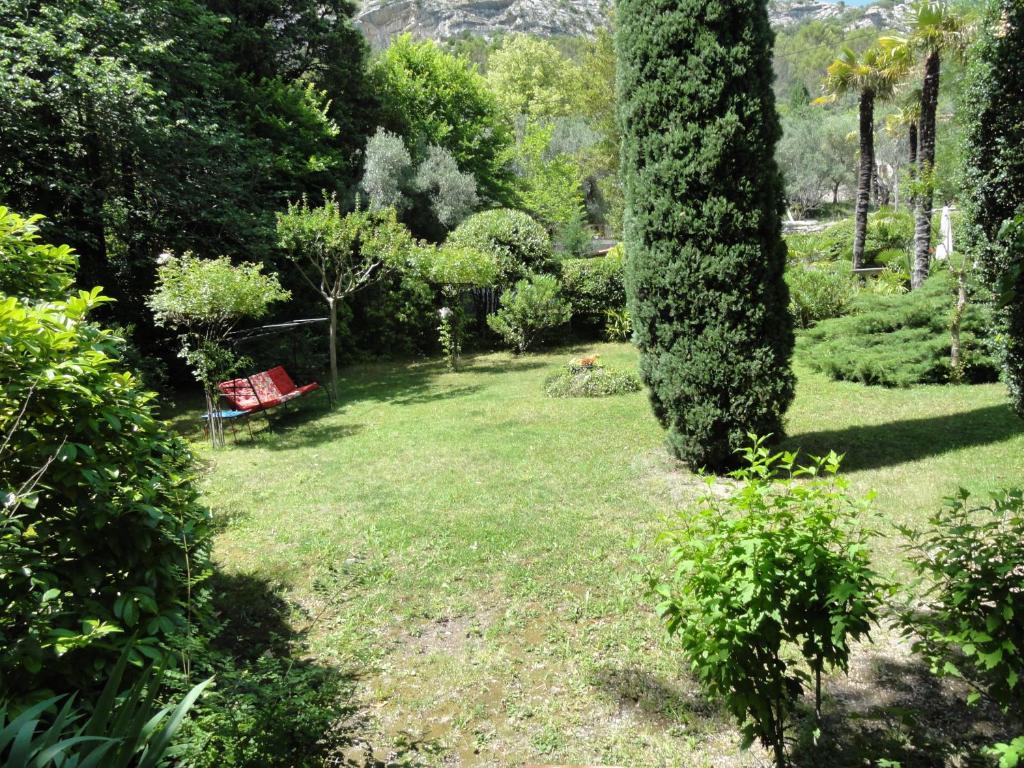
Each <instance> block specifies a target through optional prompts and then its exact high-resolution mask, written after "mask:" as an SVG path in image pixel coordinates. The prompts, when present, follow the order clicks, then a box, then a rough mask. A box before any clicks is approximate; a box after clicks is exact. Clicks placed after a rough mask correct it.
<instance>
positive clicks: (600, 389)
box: [544, 358, 642, 397]
mask: <svg viewBox="0 0 1024 768" xmlns="http://www.w3.org/2000/svg"><path fill="white" fill-rule="evenodd" d="M641 386H642V385H641V383H640V377H639V376H637V375H636V374H635V373H632V372H630V371H620V370H617V369H615V368H609V367H607V366H605V365H602V364H600V363H598V362H597V360H596V358H590V359H589V360H588V359H584V360H573V361H572V362H571V363H569V364H568V365H566V366H564V367H563V368H560V369H558V370H557V371H555V372H554V373H552V374H551V375H550V376H548V377H547V379H545V380H544V392H545V393H546V394H547V396H548V397H607V396H609V395H622V394H626V393H627V392H639V391H640V388H641Z"/></svg>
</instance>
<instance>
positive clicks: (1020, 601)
mask: <svg viewBox="0 0 1024 768" xmlns="http://www.w3.org/2000/svg"><path fill="white" fill-rule="evenodd" d="M929 523H930V527H929V528H928V530H927V531H925V532H920V531H914V530H911V529H906V528H905V529H902V533H903V534H904V535H905V536H907V537H908V538H909V540H910V542H911V544H910V546H909V548H908V549H909V553H910V562H911V565H912V567H913V568H914V570H915V571H916V572H917V574H918V575H919V576H920V577H921V579H922V580H923V581H924V583H925V587H926V589H925V592H924V601H923V602H924V605H923V608H924V609H925V610H923V611H922V610H916V611H914V612H913V613H912V614H909V615H908V616H907V617H906V618H905V622H904V624H905V626H906V628H907V633H908V634H910V635H912V636H914V637H915V638H916V642H915V650H917V651H918V652H920V653H923V654H924V656H925V657H926V658H927V659H928V660H929V662H930V663H931V667H932V672H933V673H937V674H943V675H954V676H957V677H960V676H963V677H966V678H967V679H968V680H970V681H971V682H972V683H974V685H975V687H976V692H975V693H972V694H971V695H970V697H969V701H975V700H977V699H978V698H980V697H981V696H982V695H984V696H986V697H987V698H990V699H991V700H992V701H994V702H995V703H996V704H997V705H998V706H999V707H1000V708H1001V709H1002V710H1003V711H1004V712H1009V713H1012V714H1013V716H1014V717H1015V718H1016V719H1017V720H1018V721H1020V719H1021V718H1022V716H1024V680H1022V679H1021V678H1022V677H1024V492H1022V491H1020V490H1013V491H1006V492H1003V493H1000V494H998V495H996V496H995V498H993V499H992V500H990V501H988V502H986V503H978V502H973V501H972V500H971V498H970V495H969V494H968V492H967V491H965V490H962V489H961V491H960V493H959V494H958V495H957V496H956V497H955V498H952V499H950V500H949V501H948V503H947V505H946V506H945V507H943V509H941V510H940V511H939V513H938V514H936V515H935V516H934V517H932V518H931V520H929ZM994 752H995V753H996V754H997V755H998V756H999V759H1000V765H1001V766H1004V767H1005V768H1012V766H1016V765H1018V763H1019V762H1020V760H1021V759H1024V736H1021V737H1020V738H1017V739H1015V740H1014V741H1013V742H1011V743H1010V744H999V745H997V746H996V747H995V748H994Z"/></svg>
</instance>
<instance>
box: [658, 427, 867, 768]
mask: <svg viewBox="0 0 1024 768" xmlns="http://www.w3.org/2000/svg"><path fill="white" fill-rule="evenodd" d="M743 458H744V462H745V466H744V467H743V468H742V469H740V470H738V471H736V472H735V473H734V474H733V475H732V476H733V477H734V478H735V479H736V480H737V481H738V483H739V485H738V486H737V487H736V488H735V489H733V490H731V491H730V492H729V493H728V495H726V496H724V497H723V496H722V495H721V494H719V493H715V491H714V490H713V489H712V488H711V486H712V484H713V482H714V481H713V478H709V479H708V484H709V490H708V493H707V494H706V495H705V496H704V497H703V498H702V499H700V501H699V502H698V505H697V508H696V509H693V510H687V511H686V512H685V513H680V514H679V516H678V518H677V526H676V527H674V528H672V529H670V530H669V531H667V532H665V533H664V534H663V536H662V538H663V540H664V541H665V542H666V543H667V544H668V545H669V547H670V548H671V562H672V566H673V577H672V580H671V581H670V582H668V583H663V584H659V585H657V586H656V592H657V594H658V595H659V597H660V598H661V602H660V603H659V605H658V613H659V615H660V616H661V617H662V618H663V619H664V620H665V622H666V623H667V625H668V630H669V633H670V634H672V635H673V636H674V637H675V638H676V639H677V640H678V641H679V642H680V644H681V645H682V648H683V652H684V653H685V654H686V657H687V658H688V659H689V661H690V667H691V669H692V670H693V672H694V674H695V675H696V676H697V678H698V679H699V681H700V683H701V685H702V686H703V687H704V688H705V690H707V691H708V692H709V693H710V694H712V695H714V696H720V697H721V698H722V699H723V701H724V702H725V705H726V707H727V708H728V709H729V711H730V712H731V713H732V715H733V716H734V717H735V718H736V721H737V722H738V723H739V724H740V726H741V730H742V732H743V737H744V743H745V744H746V745H749V744H750V743H752V742H753V741H754V740H755V739H758V740H760V741H761V742H762V743H763V744H764V745H765V746H766V747H768V748H770V749H772V750H773V751H774V753H775V757H776V764H777V765H779V766H782V765H785V739H786V725H787V721H788V720H789V718H790V717H791V715H792V713H793V712H794V710H795V708H796V706H797V702H798V700H799V698H800V695H801V693H802V692H803V690H804V685H805V683H806V681H807V680H808V672H810V673H814V675H815V678H816V686H815V690H816V694H817V695H816V699H818V700H819V702H818V703H819V705H820V674H821V672H823V671H825V670H827V669H831V668H838V669H841V670H843V671H846V670H847V669H848V665H849V658H850V640H853V639H857V638H860V637H863V636H865V635H866V634H867V632H868V630H869V628H870V626H871V624H872V623H873V622H874V621H875V620H876V619H877V611H878V607H879V604H880V599H879V598H880V586H879V581H878V577H877V576H876V575H875V573H874V572H873V571H872V569H871V565H870V557H869V553H868V549H867V541H868V535H869V534H868V532H867V531H866V530H865V529H864V528H863V523H862V517H863V515H864V513H865V512H866V509H867V504H868V500H859V499H855V498H853V497H851V496H850V495H849V494H848V492H847V491H846V485H845V483H844V482H843V481H842V480H840V479H838V478H837V477H836V473H837V472H838V470H839V463H840V459H839V457H838V456H837V455H836V454H835V453H831V454H829V455H828V456H827V457H825V458H821V459H815V460H814V461H813V462H812V463H811V464H810V465H808V466H806V467H800V466H798V465H797V464H796V456H795V454H792V453H784V454H774V455H773V454H771V453H770V452H769V451H768V449H767V448H765V446H764V440H763V439H761V440H755V441H754V442H753V444H752V445H751V446H750V447H749V448H747V449H746V450H745V451H744V452H743ZM800 662H803V663H802V664H801V663H800Z"/></svg>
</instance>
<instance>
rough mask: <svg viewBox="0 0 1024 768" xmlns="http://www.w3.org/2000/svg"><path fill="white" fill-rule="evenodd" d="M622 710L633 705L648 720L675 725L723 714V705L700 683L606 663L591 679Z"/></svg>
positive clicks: (634, 710) (657, 724)
mask: <svg viewBox="0 0 1024 768" xmlns="http://www.w3.org/2000/svg"><path fill="white" fill-rule="evenodd" d="M588 682H589V683H590V684H591V685H593V686H594V687H596V688H597V689H598V690H599V691H600V692H601V693H603V694H604V695H605V696H606V697H608V698H609V699H611V700H612V701H613V702H615V703H617V704H618V706H619V708H620V710H621V709H624V708H629V709H630V710H631V711H632V712H634V713H636V714H638V715H639V716H641V717H642V718H643V719H644V720H646V721H647V722H648V723H650V724H652V725H656V726H660V727H665V728H667V727H671V726H672V725H673V724H675V723H678V722H679V721H680V720H683V719H689V718H691V717H699V718H708V717H715V716H719V715H722V714H723V713H722V711H721V708H720V707H719V706H718V705H716V704H715V703H714V702H712V701H710V700H709V699H708V698H707V697H705V696H704V695H703V694H701V693H700V691H699V689H698V687H697V685H696V683H692V684H690V685H686V684H684V683H683V682H679V681H671V680H665V679H663V678H662V677H659V676H658V675H653V674H651V673H650V672H648V671H647V670H645V669H642V668H640V667H636V666H627V667H616V666H612V665H606V666H602V667H600V668H599V669H597V670H596V671H595V672H594V673H592V674H591V676H590V679H589V681H588Z"/></svg>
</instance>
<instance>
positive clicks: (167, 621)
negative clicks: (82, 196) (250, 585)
mask: <svg viewBox="0 0 1024 768" xmlns="http://www.w3.org/2000/svg"><path fill="white" fill-rule="evenodd" d="M22 237H24V238H26V239H27V240H29V241H30V242H32V241H31V237H32V236H31V234H30V233H28V232H25V233H23V235H22ZM57 268H58V270H62V269H63V266H62V265H60V264H58V265H57ZM60 279H63V278H60ZM108 301H109V299H107V298H106V297H105V296H103V295H102V294H101V293H100V290H99V289H94V290H93V291H92V292H88V293H87V292H84V291H83V292H81V293H79V294H78V295H77V296H72V297H69V298H67V299H65V300H63V301H54V302H51V303H46V304H31V303H28V302H25V301H21V300H19V299H17V298H14V297H5V296H0V434H3V435H5V438H4V442H3V444H2V446H0V493H2V494H3V497H4V516H3V522H2V527H0V600H2V602H3V605H4V606H5V608H4V611H3V614H2V616H0V681H2V683H0V685H2V690H0V698H18V697H22V696H25V695H26V694H28V693H29V692H30V691H33V690H36V689H39V688H44V687H50V688H52V689H55V690H68V689H69V688H76V687H77V688H88V687H89V686H91V684H92V683H93V682H94V681H95V680H96V679H97V678H98V677H102V675H103V671H104V668H105V666H107V665H108V664H109V663H112V656H116V654H117V653H118V652H119V651H120V649H122V648H123V647H124V646H125V645H126V644H127V643H128V637H129V636H131V635H136V636H138V638H139V639H138V641H137V642H136V643H135V644H134V645H133V649H132V653H133V656H135V657H141V656H143V655H148V656H151V657H160V656H162V650H161V649H162V648H164V647H165V645H166V642H167V639H168V638H169V637H171V636H173V635H175V634H177V633H180V632H183V631H184V629H185V627H186V625H187V624H188V623H189V621H190V620H191V621H195V616H191V619H190V612H191V611H192V610H193V608H192V606H191V604H190V602H189V595H190V589H191V587H192V580H191V577H190V571H191V574H193V575H194V574H199V573H201V572H202V570H203V568H204V567H205V563H206V557H207V550H208V544H209V515H208V512H207V511H206V510H205V509H204V508H203V507H202V506H201V505H200V504H199V502H198V493H197V490H196V487H195V483H194V471H195V467H194V463H193V460H192V456H191V454H190V453H189V451H188V449H187V446H186V445H185V443H184V441H183V440H182V439H181V438H179V437H178V436H177V435H176V434H175V433H174V432H173V431H172V430H171V429H170V428H169V427H168V426H167V425H166V424H164V423H163V422H161V421H159V420H158V419H157V418H156V415H155V413H154V406H153V398H154V395H153V394H152V393H150V392H147V391H145V390H144V389H143V387H142V386H141V384H140V382H139V381H138V379H137V378H136V377H135V376H134V375H133V374H131V373H128V372H126V371H125V370H124V366H123V363H122V361H121V359H120V353H121V349H122V348H123V343H122V342H121V340H120V339H118V338H117V337H115V336H114V335H113V334H112V333H111V332H110V331H107V330H105V329H103V328H101V327H99V326H97V325H95V324H94V323H91V322H90V321H89V320H88V314H89V312H90V311H92V310H94V309H95V308H97V307H99V306H101V305H103V304H104V303H106V302H108Z"/></svg>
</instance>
